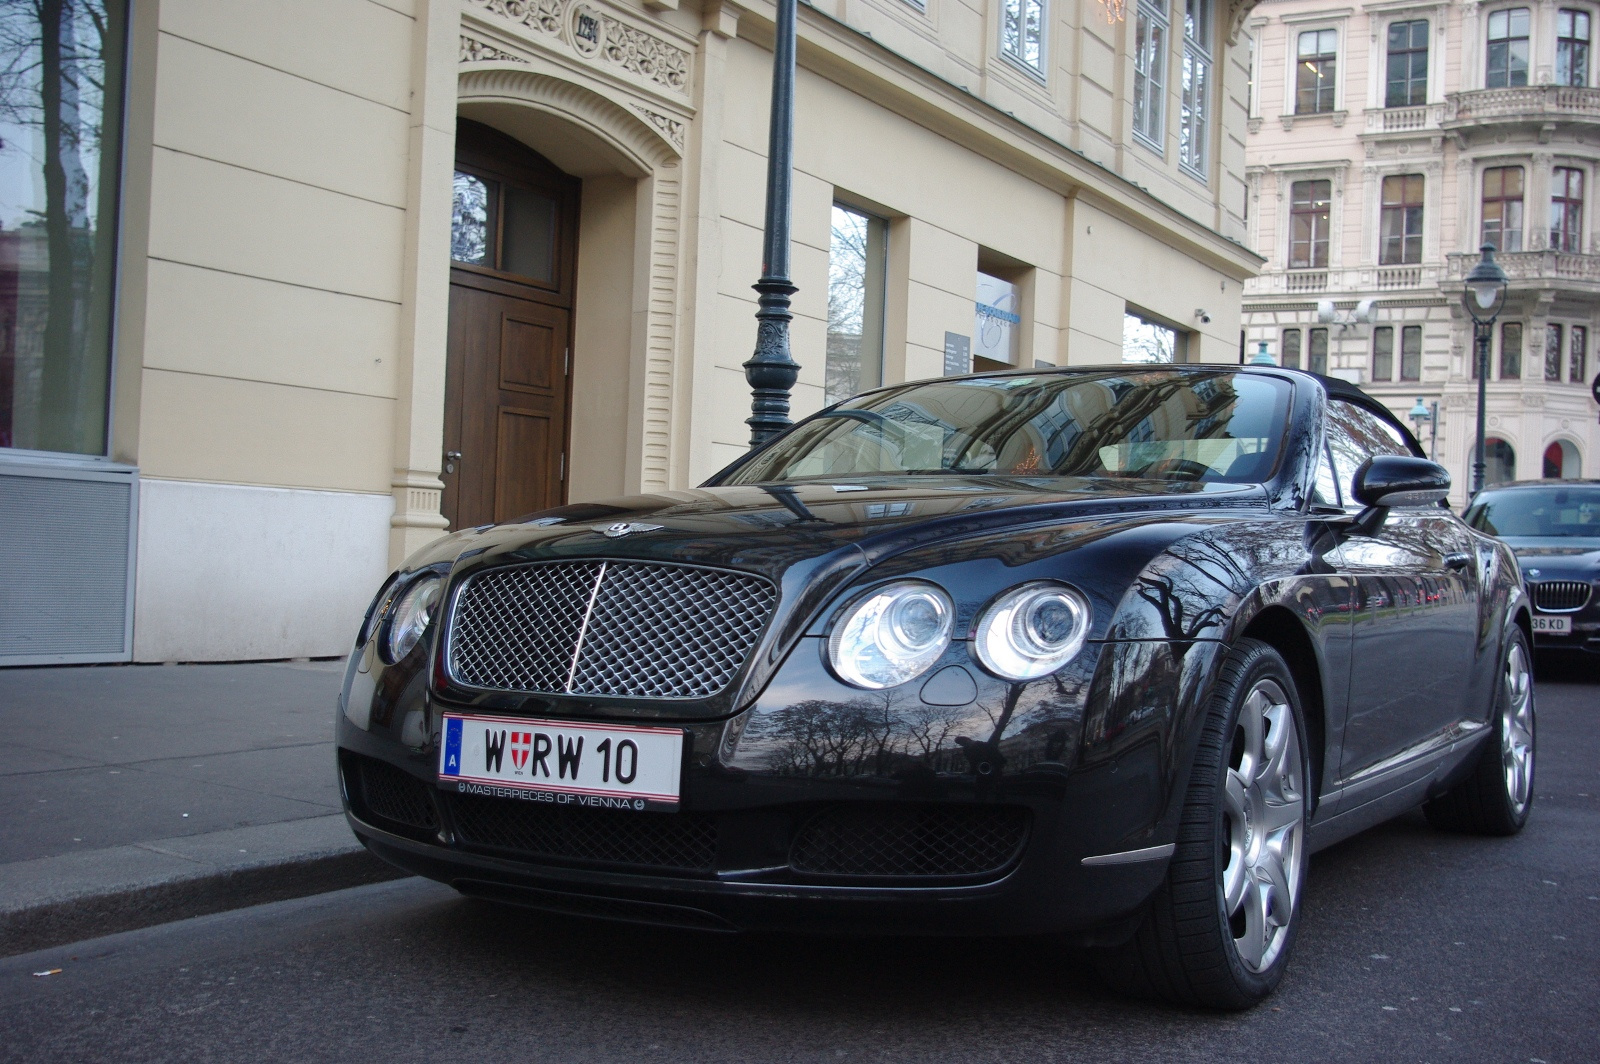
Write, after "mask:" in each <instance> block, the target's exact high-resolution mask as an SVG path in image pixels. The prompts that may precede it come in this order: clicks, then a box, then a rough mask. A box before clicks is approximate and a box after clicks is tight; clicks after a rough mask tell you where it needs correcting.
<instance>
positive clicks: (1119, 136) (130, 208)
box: [0, 0, 1260, 664]
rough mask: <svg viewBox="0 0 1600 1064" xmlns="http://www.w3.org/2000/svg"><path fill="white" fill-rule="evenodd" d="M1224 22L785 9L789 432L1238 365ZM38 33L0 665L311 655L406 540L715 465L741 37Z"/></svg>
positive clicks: (361, 12)
mask: <svg viewBox="0 0 1600 1064" xmlns="http://www.w3.org/2000/svg"><path fill="white" fill-rule="evenodd" d="M1252 2H1253V0H1146V2H1143V3H1138V4H1130V5H1129V6H1128V8H1127V10H1126V12H1125V17H1123V18H1121V19H1117V18H1115V17H1108V13H1107V11H1106V9H1105V8H1104V7H1102V6H1101V4H1100V3H1098V2H1095V0H819V2H817V3H815V4H805V5H802V6H801V8H800V18H799V74H798V90H797V91H798V95H797V104H796V115H797V118H796V172H795V179H794V235H795V246H794V255H793V259H794V281H795V283H796V284H797V285H798V287H799V292H798V295H797V296H796V302H795V310H796V320H795V323H794V328H793V346H794V355H795V357H796V359H797V360H798V361H799V362H800V363H801V365H802V367H803V369H802V372H801V376H800V383H799V385H798V387H797V389H796V391H795V397H794V406H795V413H796V415H797V416H798V415H803V414H806V413H809V412H810V411H812V410H815V409H817V408H818V407H820V406H821V405H823V403H824V402H825V401H827V400H829V399H831V398H837V397H839V396H841V395H843V394H848V393H849V392H850V391H853V390H857V389H860V388H863V387H868V386H872V385H876V384H878V383H879V382H890V383H892V382H895V381H900V380H906V379H913V378H922V377H929V376H938V375H941V374H944V373H946V372H954V371H961V370H965V369H967V368H968V367H970V366H972V365H977V366H980V367H981V366H989V365H993V364H996V363H1000V364H1012V365H1021V366H1032V365H1036V364H1048V365H1057V364H1068V363H1073V364H1079V363H1094V362H1105V361H1108V360H1118V359H1121V358H1123V357H1125V356H1126V357H1128V358H1130V359H1135V360H1141V359H1152V358H1155V359H1161V358H1166V359H1187V360H1194V361H1201V360H1203V361H1227V362H1231V361H1235V360H1237V359H1238V357H1239V341H1240V335H1241V333H1240V328H1241V325H1240V319H1239V298H1240V293H1241V285H1242V283H1243V282H1244V280H1245V279H1246V278H1247V277H1249V276H1251V275H1252V274H1253V273H1254V272H1255V270H1256V269H1257V268H1258V266H1259V264H1260V260H1259V258H1258V257H1257V256H1255V255H1254V254H1253V253H1252V252H1250V251H1249V250H1248V249H1247V248H1246V247H1245V246H1244V240H1245V235H1246V228H1245V227H1246V221H1245V215H1244V207H1245V191H1246V183H1245V166H1244V145H1245V139H1246V120H1247V115H1246V106H1247V104H1246V95H1247V93H1246V85H1247V77H1248V66H1247V63H1248V59H1247V52H1246V49H1245V46H1244V43H1243V38H1242V37H1241V36H1240V31H1241V29H1242V27H1243V24H1244V20H1245V18H1246V16H1247V14H1248V10H1249V7H1250V6H1251V3H1252ZM62 7H63V11H64V12H65V13H64V14H63V15H62V18H61V24H60V25H59V26H53V27H52V26H42V27H41V26H40V25H38V24H37V23H38V17H37V15H36V14H34V15H30V14H29V13H31V12H36V10H37V8H36V6H35V5H18V6H17V7H14V8H8V9H7V10H8V11H11V12H21V14H15V13H14V14H8V15H5V16H4V18H6V19H8V20H10V22H9V23H8V24H7V25H5V26H0V30H3V31H4V33H3V34H0V36H3V37H4V41H3V42H0V47H4V48H8V49H10V50H11V51H10V52H9V53H8V54H7V56H0V59H6V60H7V61H8V62H9V58H10V56H11V55H13V54H15V55H20V56H22V57H23V59H24V60H30V62H21V63H16V64H11V65H10V66H7V67H5V69H6V70H8V71H11V73H9V74H7V75H5V76H6V77H9V78H11V81H9V82H8V83H6V84H5V85H0V97H4V98H5V99H7V100H9V101H10V102H9V103H8V104H7V105H6V107H5V109H4V111H3V113H0V315H3V317H0V330H3V336H4V342H5V344H6V346H5V348H4V350H3V352H0V662H3V663H12V664H16V663H21V662H29V661H87V660H129V659H130V658H131V659H132V660H138V661H165V660H229V659H249V658H275V657H295V656H316V655H335V654H340V653H342V652H344V651H345V649H346V648H347V644H348V641H349V639H350V638H351V635H352V633H353V631H354V629H355V625H356V623H357V621H358V619H359V617H360V614H361V611H362V610H363V609H364V608H365V605H366V603H367V600H368V598H369V597H370V595H371V594H372V593H373V591H374V590H375V589H376V587H377V586H378V584H379V582H380V581H381V580H382V579H383V577H384V575H385V573H386V572H388V571H389V570H390V568H392V567H393V566H395V565H397V564H398V563H399V562H400V561H401V559H403V558H404V557H405V556H406V555H407V554H408V553H409V552H410V551H412V550H413V549H415V548H416V547H418V546H420V545H422V544H423V543H426V542H427V541H429V540H430V539H431V538H433V537H436V536H438V535H440V534H441V533H442V532H443V531H444V530H445V529H446V528H448V527H457V526H467V525H471V524H475V523H479V522H483V521H490V520H496V519H504V518H509V517H513V516H516V515H518V514H520V513H525V512H529V511H532V510H536V509H539V508H541V507H545V506H549V505H556V504H560V503H562V502H564V501H567V502H579V501H585V500H592V499H598V498H602V497H605V496H612V495H618V494H627V493H635V492H662V491H672V490H678V489H684V488H688V487H691V486H693V485H694V484H696V483H698V482H699V481H700V480H702V479H703V478H705V477H706V476H708V475H709V474H711V473H712V472H714V471H715V470H717V469H718V468H720V467H721V466H722V465H724V464H725V463H726V462H728V461H729V460H730V459H732V458H734V457H735V456H737V455H738V454H739V453H740V452H741V451H742V450H743V448H744V447H745V446H746V441H747V439H748V430H747V428H746V426H745V425H744V418H745V417H746V416H747V415H748V412H749V392H748V389H747V387H746V385H745V382H744V377H743V373H742V371H741V369H740V364H741V363H742V362H743V361H744V360H745V359H746V358H748V357H749V355H750V352H751V351H752V349H753V346H754V340H755V322H754V317H753V313H754V310H755V293H754V292H753V291H752V290H751V287H750V286H751V284H752V283H753V282H754V281H755V279H756V278H757V276H758V275H759V273H760V268H761V263H760V261H759V259H760V242H761V222H762V214H763V202H764V168H765V155H766V143H767V122H768V100H769V86H770V78H771V58H772V56H771V38H772V33H773V18H774V9H773V7H772V6H771V5H770V4H768V3H766V2H764V0H750V2H748V3H734V2H731V0H230V2H228V3H218V2H215V0H63V4H62ZM45 8H46V9H48V8H49V5H45ZM30 17H31V18H32V19H33V23H31V24H30V23H28V19H29V18H30ZM19 20H20V21H19ZM29 49H32V51H29ZM40 57H43V59H44V62H42V63H40V62H32V61H31V60H37V59H39V58H40ZM52 63H53V64H54V65H52ZM24 68H26V70H35V71H39V70H42V71H44V72H45V73H44V74H43V75H38V74H35V75H31V76H32V77H33V78H34V80H33V81H28V80H27V78H28V77H29V76H30V75H27V74H26V70H24ZM18 70H24V73H23V74H17V73H16V72H17V71H18ZM52 71H53V72H54V73H53V74H52V73H51V72H52ZM41 76H42V77H44V78H45V80H46V81H49V80H50V79H51V78H55V79H56V81H55V82H52V83H51V84H44V83H42V82H40V81H39V78H40V77H41ZM52 85H54V86H55V87H54V88H53V87H52Z"/></svg>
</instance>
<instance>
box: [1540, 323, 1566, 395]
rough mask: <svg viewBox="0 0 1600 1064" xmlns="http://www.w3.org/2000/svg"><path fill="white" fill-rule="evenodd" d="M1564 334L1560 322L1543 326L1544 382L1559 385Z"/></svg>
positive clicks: (1564, 344) (1564, 347) (1563, 359)
mask: <svg viewBox="0 0 1600 1064" xmlns="http://www.w3.org/2000/svg"><path fill="white" fill-rule="evenodd" d="M1565 341H1566V334H1565V330H1563V329H1562V327H1561V323H1560V322H1555V321H1551V322H1546V323H1545V326H1544V373H1543V377H1544V380H1545V381H1547V382H1549V383H1552V384H1559V383H1561V368H1562V367H1561V363H1562V362H1563V361H1565V359H1566V353H1567V348H1566V342H1565Z"/></svg>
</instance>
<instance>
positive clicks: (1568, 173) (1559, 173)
mask: <svg viewBox="0 0 1600 1064" xmlns="http://www.w3.org/2000/svg"><path fill="white" fill-rule="evenodd" d="M1550 247H1551V250H1553V251H1573V252H1577V251H1582V250H1583V171H1582V170H1579V169H1576V168H1574V167H1571V166H1558V167H1556V168H1555V169H1554V170H1551V171H1550Z"/></svg>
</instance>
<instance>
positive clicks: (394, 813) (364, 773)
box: [346, 754, 439, 833]
mask: <svg viewBox="0 0 1600 1064" xmlns="http://www.w3.org/2000/svg"><path fill="white" fill-rule="evenodd" d="M346 757H347V759H348V762H347V763H348V764H349V765H350V767H351V768H352V769H354V772H352V773H351V775H353V776H355V777H356V782H357V787H353V788H350V791H351V793H353V794H356V795H357V796H358V798H359V801H360V803H361V805H362V806H363V807H364V811H365V812H368V813H371V814H372V815H373V816H376V817H378V818H380V819H383V820H392V821H394V822H395V823H397V824H404V825H406V826H407V827H411V828H418V829H420V830H422V831H427V832H430V833H431V832H434V831H438V830H439V814H438V811H437V810H435V809H434V807H433V800H432V799H431V798H430V797H429V796H428V792H429V790H430V789H431V788H429V786H428V785H427V784H426V783H424V782H423V781H422V780H419V779H417V778H416V777H415V776H413V775H411V774H410V773H408V772H405V771H403V770H401V769H398V768H395V767H394V766H393V765H388V764H385V763H384V762H382V761H378V760H376V759H375V758H370V757H362V756H361V755H359V754H347V755H346ZM358 788H359V789H358Z"/></svg>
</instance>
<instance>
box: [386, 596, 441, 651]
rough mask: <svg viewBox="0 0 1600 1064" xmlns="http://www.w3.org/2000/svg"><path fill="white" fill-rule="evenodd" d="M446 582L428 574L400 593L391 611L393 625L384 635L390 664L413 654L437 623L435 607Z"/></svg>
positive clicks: (390, 619) (390, 625)
mask: <svg viewBox="0 0 1600 1064" xmlns="http://www.w3.org/2000/svg"><path fill="white" fill-rule="evenodd" d="M443 588H444V581H443V580H442V579H440V578H439V577H437V576H434V575H431V574H430V575H428V576H424V577H420V578H418V579H417V580H413V581H412V582H411V586H410V587H408V588H406V589H405V591H404V592H403V593H402V594H401V595H400V600H399V601H398V602H396V603H395V604H394V606H393V608H392V609H391V611H390V614H389V626H388V630H387V635H386V636H385V638H384V649H385V650H387V651H388V658H389V662H390V664H393V663H394V662H397V661H399V660H400V659H401V658H403V657H405V656H406V655H407V654H409V653H411V648H412V647H414V646H416V645H417V642H418V641H419V640H420V639H421V638H422V636H423V633H425V632H426V631H427V630H428V625H429V624H431V623H432V622H433V614H434V607H435V606H436V605H437V604H438V602H439V592H440V591H441V590H442V589H443Z"/></svg>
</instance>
